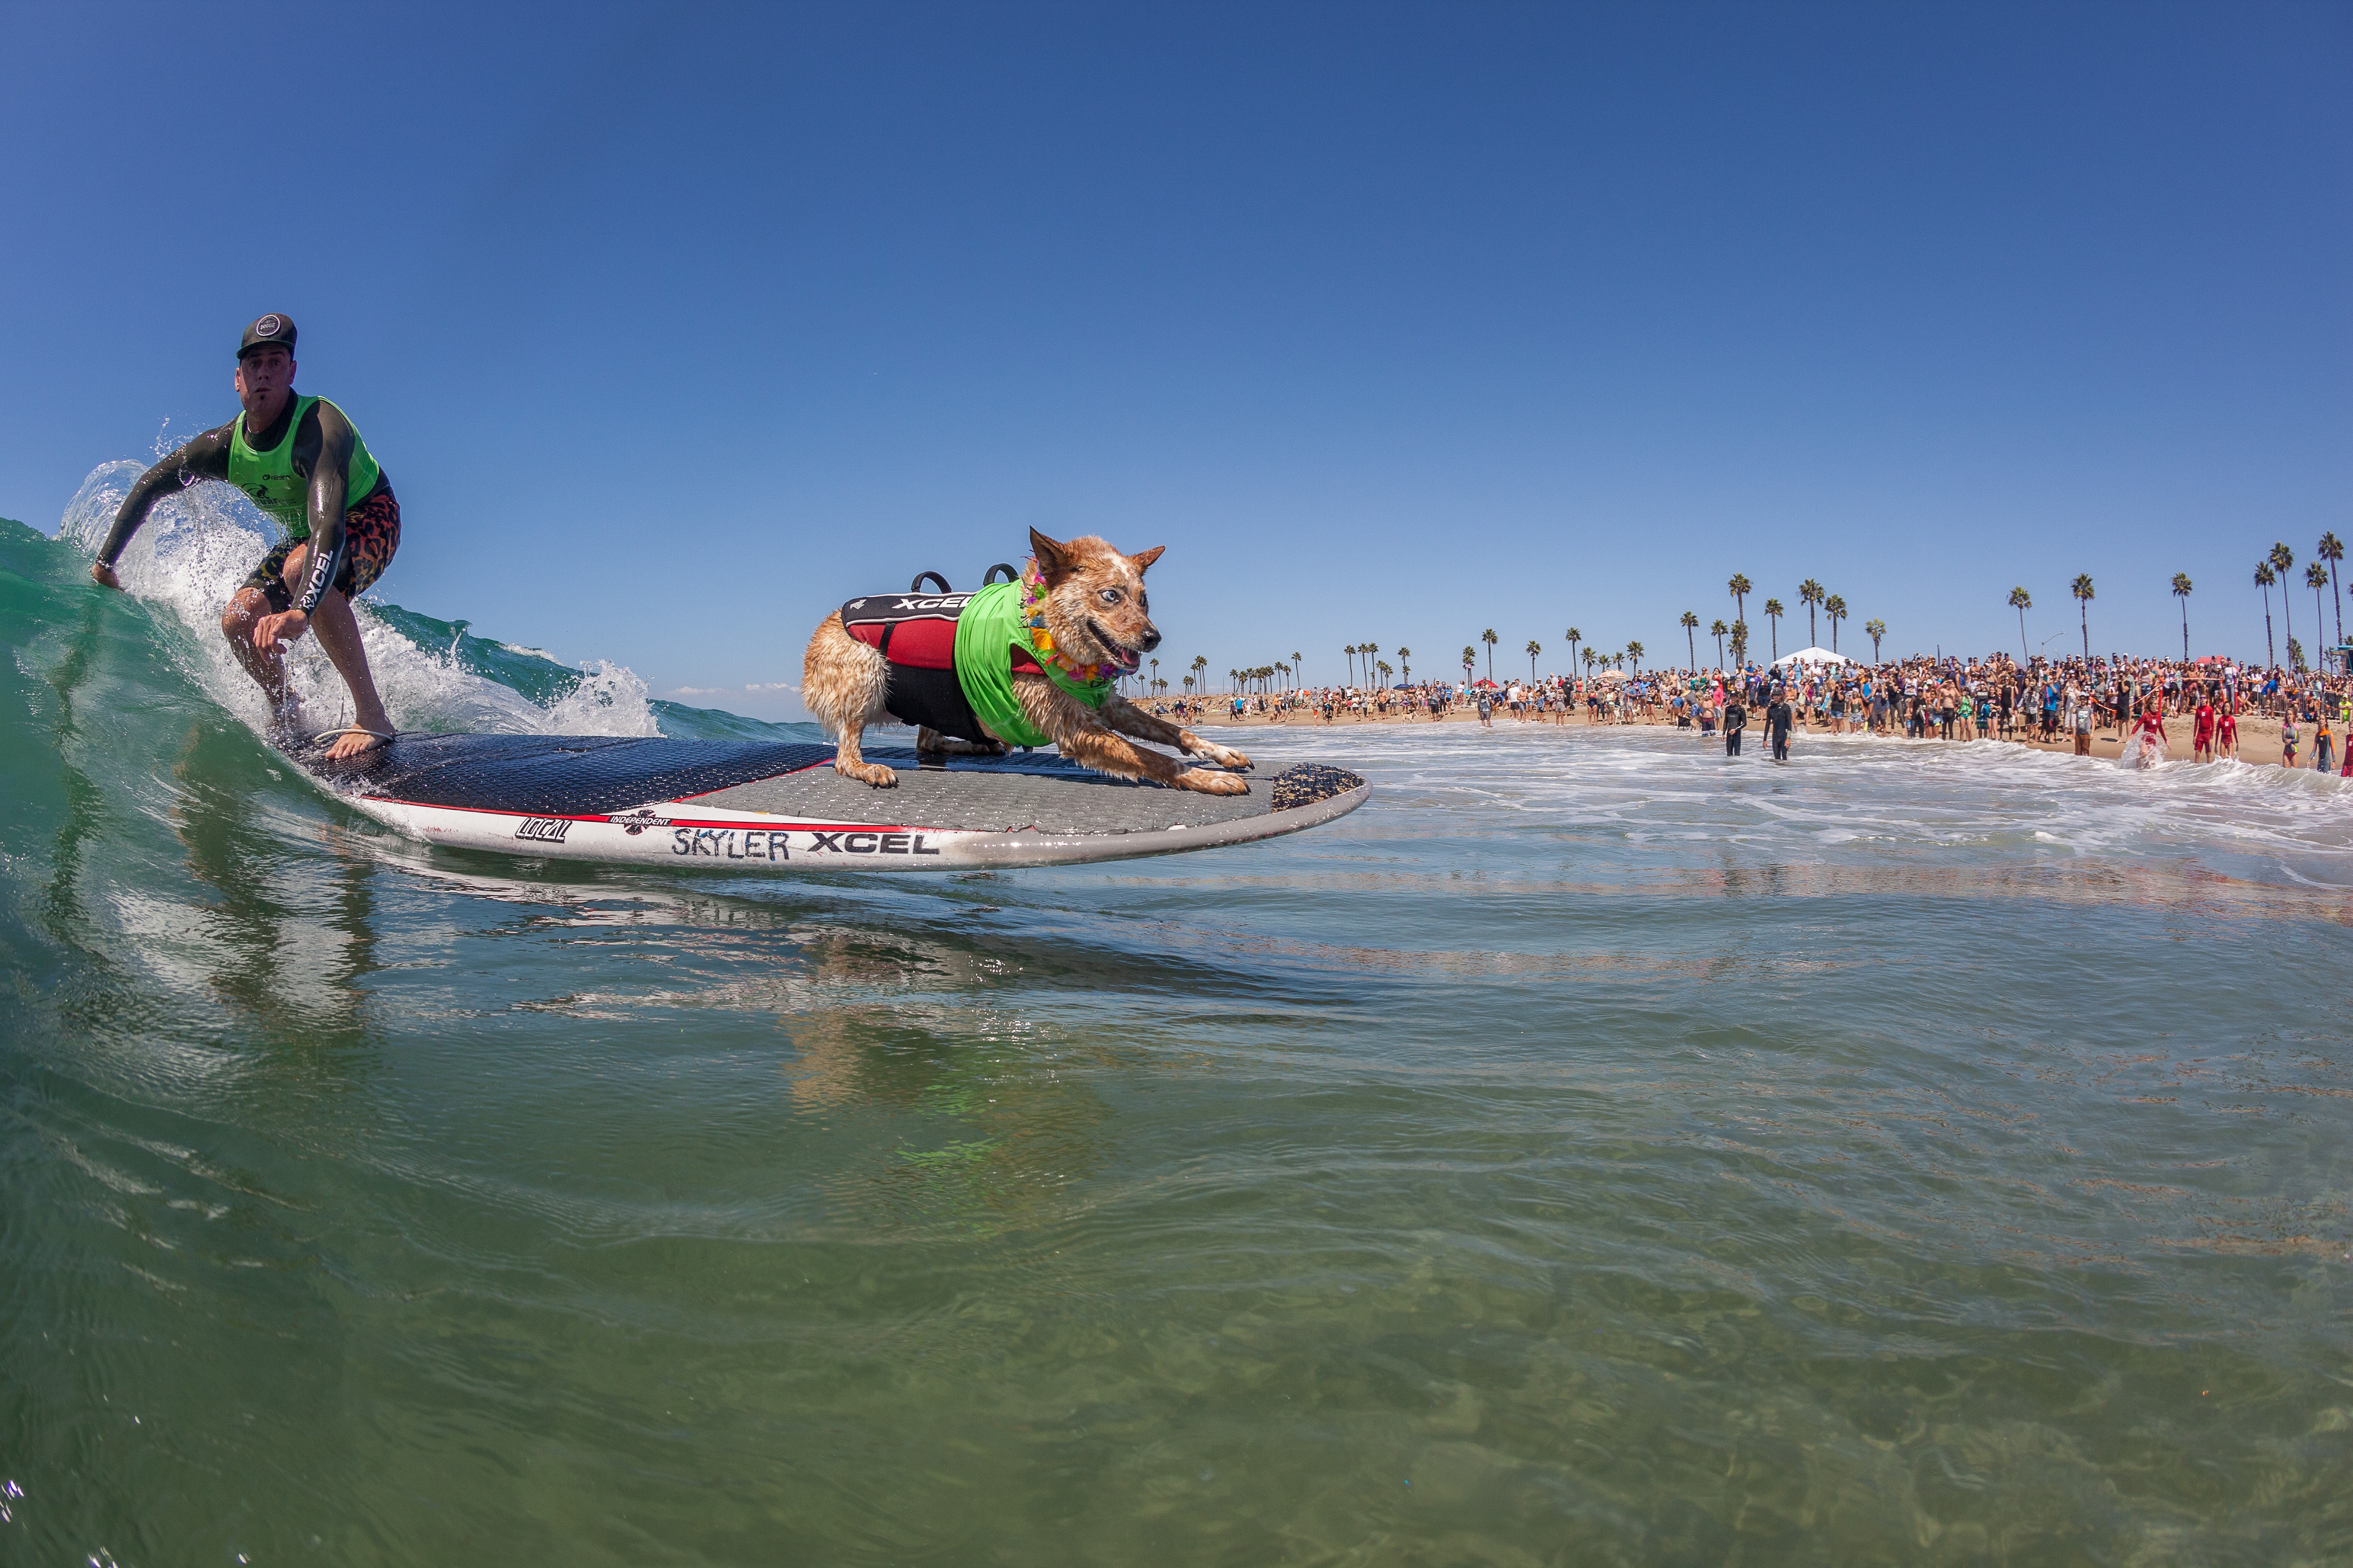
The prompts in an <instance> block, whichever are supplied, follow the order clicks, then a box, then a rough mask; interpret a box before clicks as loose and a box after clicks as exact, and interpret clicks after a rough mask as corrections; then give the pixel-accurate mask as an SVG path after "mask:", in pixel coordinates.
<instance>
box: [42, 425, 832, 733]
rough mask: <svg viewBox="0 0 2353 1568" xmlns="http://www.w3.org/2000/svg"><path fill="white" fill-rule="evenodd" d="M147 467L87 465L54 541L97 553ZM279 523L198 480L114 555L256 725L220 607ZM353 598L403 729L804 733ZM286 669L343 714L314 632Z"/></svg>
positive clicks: (310, 714) (303, 689)
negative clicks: (666, 697) (698, 705)
mask: <svg viewBox="0 0 2353 1568" xmlns="http://www.w3.org/2000/svg"><path fill="white" fill-rule="evenodd" d="M145 471H146V469H145V466H144V465H143V464H141V463H138V462H135V461H132V460H130V459H127V458H126V459H124V460H122V461H120V462H113V463H106V464H103V465H101V466H100V467H99V468H95V469H93V470H91V472H90V477H89V478H88V479H85V480H83V481H82V486H81V489H80V490H79V491H78V492H77V493H76V494H75V496H74V498H73V500H72V503H71V504H70V505H69V506H68V507H67V508H66V511H65V516H64V518H63V520H62V521H61V523H60V526H59V528H58V541H59V542H63V543H66V544H69V545H71V546H73V547H74V548H76V549H77V550H79V552H81V553H82V554H83V555H84V556H86V557H94V556H95V555H96V554H97V552H98V547H99V545H100V542H103V541H104V540H105V538H106V533H107V530H108V529H109V528H110V527H111V526H112V523H113V521H114V514H115V512H116V510H117V509H119V508H120V507H121V504H122V498H123V497H124V496H125V495H126V494H128V493H129V492H130V489H131V487H132V484H133V483H135V482H136V481H137V479H138V478H139V476H140V475H141V474H142V473H143V472H145ZM278 536H279V534H278V529H277V525H276V524H275V523H273V522H271V521H269V519H268V518H267V517H265V516H264V515H263V514H262V513H261V511H260V510H259V509H258V508H256V507H255V506H254V505H253V504H252V503H251V502H250V501H249V500H247V499H246V498H245V496H244V495H242V494H241V493H239V492H238V491H237V490H235V489H231V488H230V487H228V486H227V485H219V484H198V485H193V486H190V487H188V488H187V489H184V490H182V491H180V492H179V493H178V494H177V495H174V496H170V497H167V498H165V499H164V500H162V501H160V502H158V503H157V504H156V506H155V508H154V510H153V511H151V512H150V513H149V514H148V518H147V521H146V523H145V525H144V526H143V527H142V528H141V529H140V531H139V532H138V533H137V534H136V535H135V536H134V537H133V538H132V542H131V544H130V547H129V548H128V549H127V550H125V551H124V552H123V553H122V558H121V561H120V562H119V563H117V574H118V575H119V576H120V578H121V582H122V585H123V587H124V588H125V589H126V590H127V591H129V592H130V593H131V594H132V595H134V596H136V597H137V598H139V599H141V600H142V601H144V602H145V603H146V604H148V605H151V606H153V607H154V608H155V609H157V610H159V611H161V612H163V614H162V615H161V616H158V617H157V623H156V624H157V629H158V630H159V631H160V632H161V633H162V634H163V635H164V637H165V639H166V640H167V642H168V643H169V645H170V646H169V648H168V657H169V658H170V659H171V662H172V663H174V665H176V666H177V667H178V668H180V669H181V670H183V671H184V672H185V673H186V674H187V675H188V676H189V677H190V678H191V679H194V680H195V682H196V683H197V684H198V685H199V686H201V687H202V688H203V689H204V691H205V693H206V696H208V697H210V698H211V699H212V700H214V701H216V702H217V703H218V704H220V706H221V707H223V708H225V709H227V710H228V711H229V712H230V713H232V714H234V715H235V716H236V717H237V720H238V721H240V722H242V723H243V724H244V725H245V726H246V727H247V728H248V729H250V730H252V731H254V732H255V733H256V734H261V733H264V732H266V731H267V728H268V724H269V704H268V702H267V701H266V700H264V699H263V697H262V694H261V689H260V688H259V687H258V686H256V685H255V684H254V682H253V679H252V678H251V677H249V676H248V675H247V674H246V673H245V671H244V670H243V669H242V668H240V667H239V666H238V664H237V660H236V658H235V657H234V656H233V655H232V654H231V653H230V652H229V649H228V647H227V643H226V641H225V640H224V639H223V637H221V635H220V628H219V622H220V613H221V609H222V607H223V606H224V605H227V603H228V600H229V598H230V596H231V595H233V594H235V593H236V591H237V585H238V584H240V583H241V582H243V581H244V579H245V577H246V575H247V574H248V573H250V572H251V571H252V570H253V566H254V563H256V562H257V561H259V559H260V558H261V556H262V554H263V553H264V552H266V551H268V550H269V547H270V545H271V544H272V543H274V542H276V540H277V538H278ZM353 610H354V611H355V613H356V614H357V616H358V619H359V625H360V637H361V641H362V643H363V644H364V646H365V647H366V649H367V656H368V666H369V668H370V669H371V670H372V671H373V672H374V674H375V682H376V689H377V691H378V692H379V693H381V694H382V696H383V698H384V702H385V709H386V710H388V711H389V712H390V713H391V714H392V719H393V722H394V724H395V725H396V727H397V728H399V729H402V730H431V731H445V732H446V731H474V732H481V733H491V734H519V735H533V734H544V735H670V736H672V737H675V738H679V739H691V740H710V739H744V738H765V737H768V736H770V735H771V734H773V735H775V736H777V737H790V738H795V739H800V738H806V737H805V735H804V731H806V730H807V726H802V725H769V724H764V723H761V722H760V721H756V720H749V719H743V718H740V717H738V716H737V715H734V714H732V713H723V712H719V711H715V710H705V709H695V708H688V707H685V706H682V705H681V704H678V703H673V702H665V701H661V700H658V699H655V698H653V697H651V696H649V694H648V692H647V690H646V683H645V682H644V680H642V679H639V677H638V674H637V672H636V671H634V670H632V669H629V668H627V667H626V666H623V665H618V664H615V663H613V662H612V661H611V660H609V659H598V660H596V661H594V662H592V663H589V664H586V665H584V666H582V667H580V668H573V667H572V666H569V665H566V664H565V663H563V662H562V661H561V660H559V659H557V658H554V656H553V655H550V654H548V653H547V652H546V651H545V650H543V649H540V648H527V647H517V646H515V645H513V644H512V643H504V642H499V641H496V640H494V639H491V638H489V637H475V636H473V635H472V634H471V633H470V631H469V629H468V627H469V626H470V623H468V622H466V621H454V622H453V621H440V620H436V619H434V618H433V617H432V616H424V615H419V614H417V612H415V611H413V610H406V609H403V608H401V607H400V606H399V605H394V604H389V603H386V602H385V601H383V600H381V599H378V598H376V597H375V596H373V595H364V596H363V597H361V598H360V599H358V600H356V601H355V602H354V603H353ZM286 667H287V675H288V678H289V680H290V683H291V685H292V688H293V690H294V692H295V694H296V696H297V697H298V698H299V699H300V700H301V705H302V713H303V715H304V720H305V722H306V723H308V725H309V726H310V728H311V729H313V730H325V729H328V728H330V727H331V726H332V725H335V724H339V723H342V722H344V721H348V720H349V719H350V717H351V697H350V694H349V693H348V692H347V691H346V690H345V689H344V687H343V678H342V677H341V676H339V675H338V674H336V672H335V668H334V666H333V664H332V662H331V661H330V660H329V659H328V658H327V655H326V650H325V649H323V648H322V647H320V646H319V640H318V638H316V637H304V638H302V639H301V641H299V642H297V643H295V644H294V645H293V646H292V647H291V648H290V649H289V650H288V653H287V658H286Z"/></svg>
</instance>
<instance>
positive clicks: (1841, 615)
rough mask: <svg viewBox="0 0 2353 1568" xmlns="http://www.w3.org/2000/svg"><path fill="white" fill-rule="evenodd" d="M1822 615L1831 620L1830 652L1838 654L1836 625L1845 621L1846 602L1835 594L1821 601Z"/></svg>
mask: <svg viewBox="0 0 2353 1568" xmlns="http://www.w3.org/2000/svg"><path fill="white" fill-rule="evenodd" d="M1822 614H1824V615H1826V616H1829V617H1830V618H1831V652H1832V653H1836V652H1838V624H1839V623H1840V622H1841V621H1842V620H1844V619H1846V601H1845V600H1844V599H1842V598H1841V597H1839V595H1836V594H1832V595H1831V596H1830V597H1829V598H1827V599H1824V600H1823V601H1822Z"/></svg>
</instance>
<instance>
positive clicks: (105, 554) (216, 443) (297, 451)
mask: <svg viewBox="0 0 2353 1568" xmlns="http://www.w3.org/2000/svg"><path fill="white" fill-rule="evenodd" d="M301 406H302V400H301V398H300V397H299V396H296V395H294V394H293V393H292V392H289V393H288V395H287V398H286V406H285V407H284V408H282V409H280V411H279V414H278V417H277V418H276V419H275V420H273V421H271V422H270V426H269V429H267V430H264V431H262V432H261V433H260V434H259V435H253V434H251V433H249V432H248V437H247V439H248V443H249V444H250V445H252V446H254V447H258V448H261V449H264V450H270V451H274V450H276V449H277V447H279V445H280V443H281V442H283V441H284V440H285V439H286V426H287V424H288V422H289V421H290V420H292V419H293V417H294V411H295V410H296V409H297V408H301ZM240 417H242V416H240ZM236 428H237V420H235V419H232V420H230V421H229V422H228V423H227V424H226V425H223V426H220V427H219V428H218V429H216V430H207V431H206V432H205V433H204V434H203V435H201V436H198V437H195V438H194V439H192V440H190V441H189V442H187V443H186V444H185V446H183V447H180V449H179V450H178V451H176V452H174V453H173V454H172V455H171V456H170V457H168V458H164V460H163V461H162V462H160V463H158V464H156V465H155V466H154V467H153V468H150V469H148V470H147V471H146V472H145V473H143V474H142V475H140V476H139V481H138V483H136V484H134V485H132V487H131V493H130V494H129V495H127V496H125V497H124V498H123V500H122V506H121V510H118V511H116V512H115V514H114V526H113V527H112V528H111V529H110V530H108V531H107V535H106V542H105V543H103V544H101V545H100V546H99V549H98V558H99V560H100V562H101V563H104V564H106V565H108V566H111V565H113V564H114V563H115V561H116V560H117V559H118V558H119V557H120V556H121V553H122V552H123V549H124V547H125V546H127V545H128V544H129V543H130V542H131V536H132V534H134V533H136V532H138V531H139V527H140V525H141V524H142V523H143V522H145V521H147V513H148V511H149V510H150V509H151V508H153V506H154V504H155V503H156V502H157V501H158V500H162V499H163V496H164V492H165V491H166V490H167V489H185V488H186V487H187V486H189V485H192V484H195V482H196V481H197V480H198V479H218V480H220V481H221V482H222V483H224V484H226V483H227V482H228V458H229V444H230V438H231V436H232V434H233V432H234V431H235V430H236ZM329 437H333V438H334V439H333V441H332V445H331V444H330V441H329ZM356 438H357V437H356V436H355V434H354V433H353V430H352V427H351V425H350V423H349V422H348V421H347V420H345V419H344V418H343V415H342V414H341V413H340V412H338V411H337V410H336V409H335V408H334V407H333V406H332V405H330V404H329V403H327V402H326V401H324V400H323V399H322V400H320V401H318V402H314V403H312V404H311V405H310V407H309V408H308V409H306V410H304V412H303V415H302V423H301V427H300V428H299V429H297V430H296V431H295V432H294V471H295V472H296V473H297V474H299V475H301V476H303V477H304V478H306V479H309V480H310V490H309V507H308V511H309V516H310V524H311V566H310V570H309V571H308V572H307V573H306V574H304V576H303V588H302V595H301V598H300V599H299V600H295V599H293V598H292V597H291V596H290V595H288V594H287V592H286V589H285V586H284V584H283V582H282V581H281V580H280V578H279V577H278V575H277V574H276V573H275V572H274V571H272V570H271V566H272V563H275V564H277V565H283V563H284V562H285V558H286V555H287V553H288V552H290V550H291V549H292V547H293V546H294V545H295V544H298V543H300V542H301V541H299V540H290V541H288V542H285V543H283V544H281V545H280V547H279V548H278V549H277V550H276V551H274V552H271V557H270V558H269V560H266V561H265V562H264V563H263V565H262V568H261V569H260V570H258V571H257V572H256V573H255V574H254V575H253V576H252V577H250V578H248V579H247V581H246V584H244V585H245V586H248V587H253V588H258V589H259V590H260V591H261V593H262V594H263V595H264V596H265V597H266V598H268V599H269V603H270V607H271V608H272V609H276V610H284V609H286V608H287V607H288V606H289V605H290V604H299V605H300V607H301V610H302V612H303V613H304V614H305V615H307V614H309V613H310V612H311V611H313V610H315V609H317V608H318V607H319V600H320V598H321V596H322V595H324V594H325V593H326V591H327V590H328V589H329V588H331V587H332V588H340V589H342V590H343V593H344V594H345V595H347V596H348V595H353V593H354V592H355V591H356V590H357V589H364V588H365V586H366V585H367V584H366V583H356V584H355V582H354V574H353V564H354V563H353V552H352V551H351V550H350V548H349V547H348V542H347V541H346V539H345V528H344V519H345V517H346V515H347V514H349V513H351V512H353V511H358V510H361V509H362V508H364V507H367V506H368V505H369V503H371V502H375V503H376V505H375V507H374V508H373V509H371V510H370V512H369V514H368V516H369V519H370V521H375V513H376V512H381V511H385V510H389V511H390V512H391V516H392V539H391V543H393V544H396V543H397V542H398V539H399V522H398V517H399V513H398V510H397V503H396V502H394V501H393V499H392V481H391V479H390V478H389V477H387V476H386V475H385V474H384V473H383V472H382V471H381V470H379V471H378V473H377V475H376V480H375V485H374V486H373V487H371V488H370V489H369V490H368V493H367V494H365V495H364V496H347V495H345V494H344V488H345V486H344V477H343V465H344V461H345V458H346V456H347V455H348V454H349V452H350V451H351V448H352V446H353V443H354V441H355V440H356ZM322 451H323V452H326V453H327V454H328V456H329V461H327V462H325V463H323V464H322V462H321V461H320V456H321V453H322ZM369 543H370V545H372V546H375V547H376V548H380V549H382V554H383V558H384V559H388V558H389V556H390V554H391V551H390V549H389V548H384V547H383V542H381V541H380V540H377V539H371V540H370V541H369ZM364 565H367V566H373V567H374V568H375V570H365V569H363V571H362V572H361V574H360V575H364V576H365V577H366V578H367V580H368V581H369V582H373V581H374V580H375V574H376V572H377V571H381V570H382V568H383V559H377V560H375V561H372V562H368V563H364ZM264 579H266V581H264ZM281 601H283V602H281Z"/></svg>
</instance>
